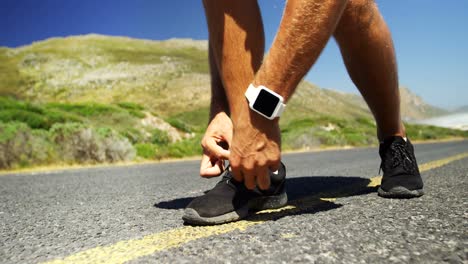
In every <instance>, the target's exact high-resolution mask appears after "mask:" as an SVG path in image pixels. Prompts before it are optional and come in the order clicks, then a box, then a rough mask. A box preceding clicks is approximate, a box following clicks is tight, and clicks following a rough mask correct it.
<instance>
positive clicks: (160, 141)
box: [150, 128, 171, 145]
mask: <svg viewBox="0 0 468 264" xmlns="http://www.w3.org/2000/svg"><path fill="white" fill-rule="evenodd" d="M150 141H151V143H153V144H157V145H167V144H169V143H170V142H171V139H170V137H169V134H168V133H167V132H166V131H163V130H160V129H157V128H155V129H153V130H152V131H151V140H150Z"/></svg>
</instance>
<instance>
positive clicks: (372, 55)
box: [334, 0, 405, 140]
mask: <svg viewBox="0 0 468 264" xmlns="http://www.w3.org/2000/svg"><path fill="white" fill-rule="evenodd" d="M334 36H335V39H336V41H337V42H338V45H339V46H340V50H341V54H342V56H343V60H344V62H345V64H346V68H347V69H348V73H349V75H350V77H351V79H352V80H353V82H354V84H355V85H356V86H357V87H358V89H359V91H360V92H361V94H362V95H363V97H364V99H365V100H366V102H367V104H368V105H369V108H370V109H371V111H372V113H373V114H374V117H375V119H376V122H377V135H378V137H379V139H380V140H383V139H384V138H385V137H388V136H394V135H399V136H405V128H404V125H403V123H402V122H401V117H400V94H399V90H398V74H397V65H396V59H395V51H394V47H393V42H392V38H391V35H390V31H389V30H388V28H387V25H386V24H385V21H384V20H383V18H382V16H381V15H380V12H379V10H378V9H377V5H376V4H375V2H374V1H373V0H350V1H349V2H348V5H347V6H346V9H345V11H344V12H343V15H342V16H341V19H340V22H339V23H338V26H337V28H336V29H335V33H334Z"/></svg>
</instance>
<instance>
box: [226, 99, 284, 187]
mask: <svg viewBox="0 0 468 264" xmlns="http://www.w3.org/2000/svg"><path fill="white" fill-rule="evenodd" d="M280 141H281V136H280V130H279V125H278V119H276V120H273V121H272V120H268V119H266V118H264V117H262V116H260V115H259V114H257V113H254V112H252V111H251V110H250V109H249V108H248V106H246V107H245V108H244V109H243V110H242V112H241V114H240V115H239V117H237V118H236V122H235V124H234V137H233V140H232V144H231V145H230V150H231V155H230V157H229V161H230V164H231V169H232V172H233V174H234V178H235V179H236V180H238V181H244V184H245V186H246V187H247V188H248V189H254V188H255V186H258V187H259V188H260V189H268V188H269V187H270V174H269V171H276V170H278V168H279V166H280V158H281V150H280Z"/></svg>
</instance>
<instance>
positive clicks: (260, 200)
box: [182, 163, 288, 225]
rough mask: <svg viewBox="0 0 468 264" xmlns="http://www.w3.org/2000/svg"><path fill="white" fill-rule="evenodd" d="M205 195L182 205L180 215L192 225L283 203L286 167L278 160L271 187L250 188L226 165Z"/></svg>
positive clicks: (230, 219) (234, 218)
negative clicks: (279, 163) (219, 179)
mask: <svg viewBox="0 0 468 264" xmlns="http://www.w3.org/2000/svg"><path fill="white" fill-rule="evenodd" d="M221 176H222V179H221V181H220V182H218V183H217V184H216V186H215V187H214V188H213V189H211V190H210V191H208V192H207V193H206V194H205V195H203V196H200V197H198V198H195V199H194V200H193V201H192V202H190V204H189V205H188V206H187V208H185V213H184V216H183V217H182V219H183V220H184V221H185V223H188V224H192V225H215V224H223V223H228V222H233V221H237V220H240V219H242V218H244V217H246V216H247V215H248V214H249V212H253V211H261V210H265V209H275V208H280V207H283V206H285V205H286V204H287V202H288V197H287V195H286V191H285V182H286V168H285V167H284V164H283V163H281V166H280V169H279V170H278V173H277V174H275V173H270V180H271V184H270V188H269V189H268V190H260V189H258V188H255V189H254V190H249V189H247V188H246V187H245V185H244V183H243V182H238V181H236V180H235V179H234V178H233V175H232V173H231V171H230V170H229V169H226V170H225V171H224V172H223V174H222V175H221Z"/></svg>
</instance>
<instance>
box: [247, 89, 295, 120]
mask: <svg viewBox="0 0 468 264" xmlns="http://www.w3.org/2000/svg"><path fill="white" fill-rule="evenodd" d="M245 97H246V98H247V100H248V101H249V107H250V109H252V110H253V111H255V112H257V113H258V114H260V115H262V116H264V117H265V118H268V119H270V120H273V119H275V118H276V117H279V116H281V113H283V111H284V108H285V107H286V105H285V104H284V99H283V97H282V96H281V95H279V94H277V93H275V92H273V91H272V90H270V89H268V88H267V87H265V86H262V85H260V86H258V87H255V86H253V84H250V85H249V87H248V88H247V91H245Z"/></svg>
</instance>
